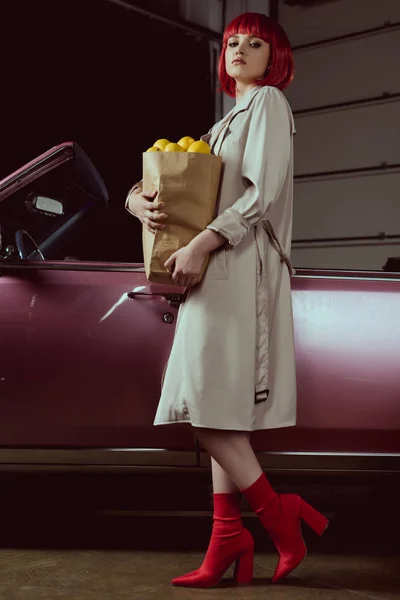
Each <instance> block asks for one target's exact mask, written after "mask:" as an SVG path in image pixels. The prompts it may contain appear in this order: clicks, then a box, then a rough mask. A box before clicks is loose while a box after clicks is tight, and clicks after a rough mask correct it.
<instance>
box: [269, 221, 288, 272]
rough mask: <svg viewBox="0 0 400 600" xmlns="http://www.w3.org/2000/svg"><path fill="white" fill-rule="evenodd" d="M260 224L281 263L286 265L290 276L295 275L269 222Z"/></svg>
mask: <svg viewBox="0 0 400 600" xmlns="http://www.w3.org/2000/svg"><path fill="white" fill-rule="evenodd" d="M261 224H262V227H263V229H264V231H265V232H266V234H267V236H268V239H269V241H270V243H271V245H272V246H273V247H274V248H275V250H276V251H277V253H278V254H279V256H280V257H281V261H282V262H284V263H285V264H286V266H287V268H288V270H289V274H290V276H292V275H295V273H296V271H295V270H294V268H293V265H292V261H291V260H290V258H289V257H288V255H287V254H286V252H285V251H284V249H283V248H282V244H281V243H280V241H279V240H278V237H277V235H276V233H275V229H274V228H273V225H272V223H271V221H262V223H261Z"/></svg>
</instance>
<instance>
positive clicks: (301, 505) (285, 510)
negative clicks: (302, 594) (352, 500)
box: [243, 474, 329, 583]
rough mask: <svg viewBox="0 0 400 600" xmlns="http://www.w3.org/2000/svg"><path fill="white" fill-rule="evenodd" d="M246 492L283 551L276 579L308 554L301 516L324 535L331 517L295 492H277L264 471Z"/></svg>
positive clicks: (284, 574)
mask: <svg viewBox="0 0 400 600" xmlns="http://www.w3.org/2000/svg"><path fill="white" fill-rule="evenodd" d="M243 494H244V495H245V497H246V498H247V501H248V502H249V504H250V506H251V507H252V509H253V510H254V512H255V513H256V514H257V516H258V518H259V519H260V521H261V523H262V524H263V525H264V527H265V529H266V530H267V531H268V533H269V535H270V537H271V539H272V541H273V542H274V544H275V546H276V549H277V550H278V552H279V554H280V558H279V562H278V565H277V567H276V569H275V573H274V576H273V578H272V581H273V583H277V582H278V581H280V580H281V579H283V577H285V576H286V575H288V574H289V573H291V571H293V570H294V569H295V568H296V567H297V566H298V565H299V564H300V563H301V561H302V560H303V558H304V557H305V556H306V554H307V548H306V545H305V543H304V540H303V535H302V533H301V519H303V521H305V522H306V523H307V524H308V525H309V526H310V527H311V528H312V529H313V530H314V531H315V532H316V533H317V534H318V535H322V534H323V533H324V531H325V529H326V528H327V527H328V524H329V521H328V519H327V518H326V517H324V516H323V515H321V513H319V512H318V511H316V510H315V509H314V508H313V507H312V506H310V505H309V504H307V502H304V500H303V499H302V498H300V496H297V495H296V494H277V493H276V492H274V490H273V489H272V488H271V486H270V484H269V482H268V479H267V478H266V477H265V475H264V474H262V475H261V476H260V477H259V479H257V481H256V482H255V483H253V485H251V486H250V487H249V488H247V489H246V490H243Z"/></svg>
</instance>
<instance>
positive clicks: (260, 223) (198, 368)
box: [154, 86, 296, 431]
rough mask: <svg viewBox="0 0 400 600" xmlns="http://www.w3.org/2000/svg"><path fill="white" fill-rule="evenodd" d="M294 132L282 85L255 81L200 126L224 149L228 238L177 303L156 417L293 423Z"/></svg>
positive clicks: (218, 424) (222, 425)
mask: <svg viewBox="0 0 400 600" xmlns="http://www.w3.org/2000/svg"><path fill="white" fill-rule="evenodd" d="M294 132H295V129H294V123H293V117H292V113H291V110H290V107H289V105H288V103H287V101H286V99H285V97H284V96H283V94H282V93H281V92H280V91H279V90H278V89H276V88H273V87H268V86H267V87H260V86H258V87H256V88H254V89H253V90H251V91H250V92H249V93H248V94H246V96H244V97H243V98H242V99H241V101H240V102H239V103H238V104H237V105H236V106H235V108H233V109H232V110H231V111H230V112H229V113H228V114H227V115H226V117H224V118H223V119H222V120H221V121H220V122H219V123H217V124H216V125H215V126H214V127H213V128H212V130H211V131H210V132H209V134H208V135H207V136H203V139H205V140H206V141H209V143H210V144H211V146H212V147H213V151H214V153H215V154H219V155H220V156H221V157H222V159H223V174H222V181H221V186H220V193H219V203H218V208H217V217H216V218H215V220H214V221H213V222H212V223H211V224H210V225H209V228H210V229H212V230H214V231H217V232H219V233H220V234H221V235H223V236H224V237H226V238H227V240H228V244H227V245H226V246H223V247H221V248H219V249H218V250H216V251H215V252H213V253H212V254H211V259H210V263H209V267H208V269H207V272H206V274H205V276H204V278H203V281H202V282H201V283H200V284H199V285H197V286H196V287H194V288H193V289H192V290H191V291H190V293H189V295H188V298H187V300H186V302H185V303H184V304H183V305H182V306H181V308H180V311H179V315H178V319H177V325H176V331H175V337H174V342H173V347H172V350H171V354H170V358H169V362H168V366H167V369H166V373H165V379H164V384H163V389H162V393H161V398H160V402H159V406H158V410H157V414H156V417H155V421H154V424H155V425H161V424H167V423H176V422H189V423H191V424H192V425H193V426H196V427H207V428H208V427H209V428H214V429H231V430H243V431H252V430H256V429H270V428H277V427H288V426H291V425H295V423H296V372H295V355H294V336H293V317H292V301H291V288H290V274H291V270H290V269H291V265H290V261H289V259H288V255H289V253H290V245H291V234H292V198H293V134H294ZM275 236H276V237H275ZM283 259H284V260H283ZM285 261H286V262H285Z"/></svg>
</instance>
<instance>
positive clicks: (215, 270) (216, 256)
mask: <svg viewBox="0 0 400 600" xmlns="http://www.w3.org/2000/svg"><path fill="white" fill-rule="evenodd" d="M210 271H211V277H212V278H213V279H228V275H229V254H228V251H227V249H226V248H220V249H218V250H216V251H215V252H214V253H213V254H212V255H211V261H210Z"/></svg>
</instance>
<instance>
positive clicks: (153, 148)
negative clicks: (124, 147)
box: [146, 146, 161, 152]
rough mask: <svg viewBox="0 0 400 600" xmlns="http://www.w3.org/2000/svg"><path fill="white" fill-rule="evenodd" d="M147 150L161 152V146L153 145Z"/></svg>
mask: <svg viewBox="0 0 400 600" xmlns="http://www.w3.org/2000/svg"><path fill="white" fill-rule="evenodd" d="M146 152H161V150H160V148H157V147H156V146H152V147H151V148H148V149H147V150H146Z"/></svg>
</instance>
